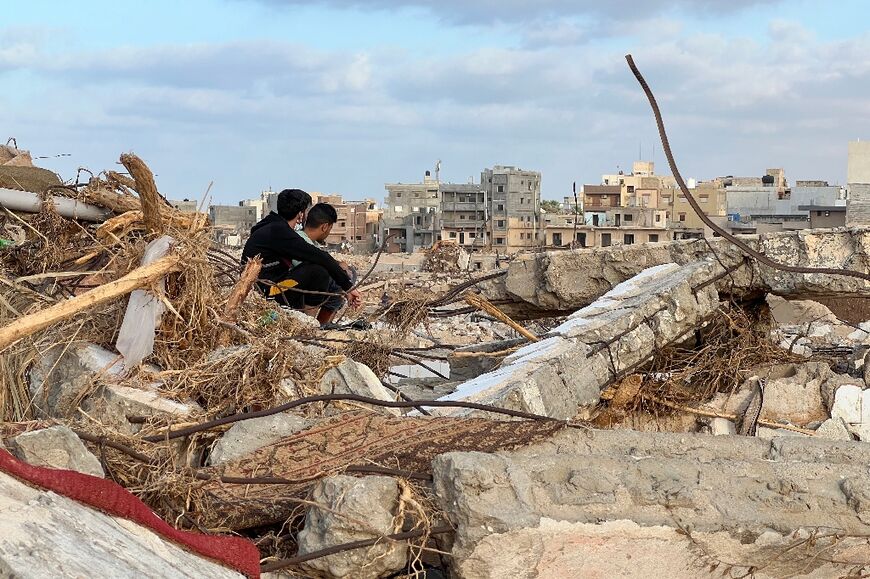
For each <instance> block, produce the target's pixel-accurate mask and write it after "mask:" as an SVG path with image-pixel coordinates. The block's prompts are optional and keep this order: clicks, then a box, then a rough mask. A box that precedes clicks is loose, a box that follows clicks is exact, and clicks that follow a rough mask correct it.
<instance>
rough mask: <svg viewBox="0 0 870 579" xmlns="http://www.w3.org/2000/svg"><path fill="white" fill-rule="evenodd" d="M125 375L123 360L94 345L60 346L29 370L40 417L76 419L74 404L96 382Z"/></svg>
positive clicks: (34, 401)
mask: <svg viewBox="0 0 870 579" xmlns="http://www.w3.org/2000/svg"><path fill="white" fill-rule="evenodd" d="M123 373H124V365H123V361H122V359H121V357H120V356H119V355H118V354H114V353H112V352H110V351H108V350H106V349H104V348H101V347H99V346H97V345H95V344H87V343H78V344H72V345H70V346H69V347H65V346H64V345H58V346H55V347H53V348H52V349H50V350H49V351H48V352H46V353H45V354H44V355H43V356H41V357H40V358H39V359H38V360H37V362H36V364H35V365H34V366H33V368H31V370H30V396H31V399H32V400H33V404H34V407H35V408H36V410H37V413H38V414H39V415H40V416H52V417H61V418H63V417H70V418H71V417H77V413H76V412H75V400H76V397H78V396H79V395H80V394H81V393H82V392H86V391H87V390H88V389H90V388H92V387H93V385H94V383H95V381H105V382H111V381H113V380H117V379H118V378H119V377H120V376H121V375H122V374H123Z"/></svg>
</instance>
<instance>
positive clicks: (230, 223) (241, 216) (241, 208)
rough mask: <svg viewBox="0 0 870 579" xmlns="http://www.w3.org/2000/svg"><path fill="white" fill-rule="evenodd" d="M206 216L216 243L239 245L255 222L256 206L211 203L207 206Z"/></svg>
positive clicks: (245, 238) (242, 242)
mask: <svg viewBox="0 0 870 579" xmlns="http://www.w3.org/2000/svg"><path fill="white" fill-rule="evenodd" d="M208 217H209V220H210V222H211V225H212V227H213V231H214V236H215V240H216V241H217V242H218V243H222V244H224V245H229V246H232V247H240V246H242V245H243V244H244V242H245V240H247V238H248V235H250V233H251V228H252V227H253V226H254V224H255V223H256V222H257V208H256V207H250V206H245V205H212V206H211V207H209V208H208Z"/></svg>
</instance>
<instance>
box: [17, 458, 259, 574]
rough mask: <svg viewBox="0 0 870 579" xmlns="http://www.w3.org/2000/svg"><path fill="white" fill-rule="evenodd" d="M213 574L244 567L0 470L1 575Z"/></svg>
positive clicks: (229, 572)
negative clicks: (202, 553) (198, 552)
mask: <svg viewBox="0 0 870 579" xmlns="http://www.w3.org/2000/svg"><path fill="white" fill-rule="evenodd" d="M95 573H96V574H98V575H100V576H103V577H153V578H155V579H156V578H159V577H214V578H221V579H222V578H226V579H230V578H239V579H240V578H242V577H244V576H243V575H241V574H240V573H237V572H235V571H232V570H230V569H228V568H226V567H224V566H221V565H218V564H217V563H213V562H211V561H209V560H207V559H204V558H202V557H199V556H196V555H193V554H191V553H189V552H187V551H185V550H184V549H182V548H181V547H179V546H176V545H174V544H172V543H170V542H167V541H165V540H163V539H162V538H160V537H159V536H158V535H156V534H155V533H153V532H152V531H150V530H149V529H146V528H144V527H142V526H140V525H137V524H135V523H131V522H129V521H127V520H124V519H119V518H115V517H110V516H108V515H104V514H102V513H100V512H99V511H96V510H94V509H91V508H88V507H85V506H83V505H82V504H80V503H78V502H76V501H73V500H71V499H68V498H66V497H62V496H59V495H57V494H55V493H53V492H49V491H42V490H37V489H34V488H31V487H29V486H27V485H25V484H24V483H21V482H19V481H18V480H16V479H14V478H12V477H10V476H8V475H6V474H4V473H0V576H2V577H20V578H22V579H31V578H33V579H37V578H42V577H91V576H94V574H95Z"/></svg>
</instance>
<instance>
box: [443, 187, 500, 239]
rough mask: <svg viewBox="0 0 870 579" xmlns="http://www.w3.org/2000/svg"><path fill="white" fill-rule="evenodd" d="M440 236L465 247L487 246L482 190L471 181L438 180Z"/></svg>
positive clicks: (483, 194) (484, 195)
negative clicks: (458, 182) (448, 181)
mask: <svg viewBox="0 0 870 579" xmlns="http://www.w3.org/2000/svg"><path fill="white" fill-rule="evenodd" d="M440 192H441V239H449V240H451V241H456V242H457V243H458V244H459V245H462V246H463V247H465V248H473V247H477V248H482V247H485V246H486V245H487V241H488V239H489V236H488V235H487V229H488V226H487V216H488V208H487V201H486V191H484V189H483V188H482V187H481V186H480V185H476V184H474V183H468V184H456V183H441V185H440Z"/></svg>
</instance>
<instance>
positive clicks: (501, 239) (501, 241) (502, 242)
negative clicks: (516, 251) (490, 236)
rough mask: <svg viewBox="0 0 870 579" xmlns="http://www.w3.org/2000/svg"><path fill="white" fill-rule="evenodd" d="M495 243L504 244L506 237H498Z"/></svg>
mask: <svg viewBox="0 0 870 579" xmlns="http://www.w3.org/2000/svg"><path fill="white" fill-rule="evenodd" d="M495 244H496V245H504V237H496V238H495Z"/></svg>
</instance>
